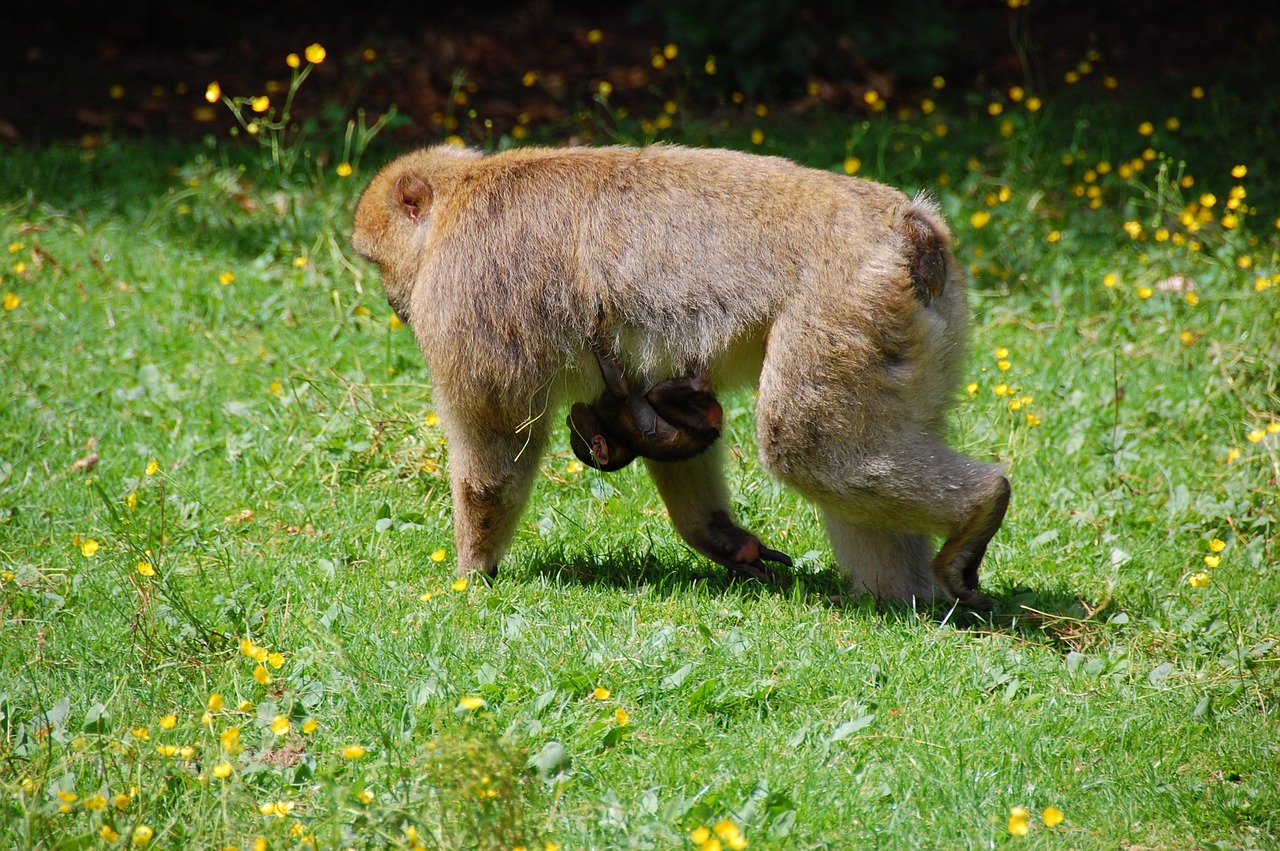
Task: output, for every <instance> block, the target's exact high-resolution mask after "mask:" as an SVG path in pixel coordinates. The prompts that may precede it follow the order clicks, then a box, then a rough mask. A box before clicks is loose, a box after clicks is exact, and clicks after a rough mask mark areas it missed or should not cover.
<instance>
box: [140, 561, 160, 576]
mask: <svg viewBox="0 0 1280 851" xmlns="http://www.w3.org/2000/svg"><path fill="white" fill-rule="evenodd" d="M138 573H140V574H142V575H143V576H147V577H151V576H155V575H156V566H155V565H154V564H152V563H151V562H149V561H140V562H138Z"/></svg>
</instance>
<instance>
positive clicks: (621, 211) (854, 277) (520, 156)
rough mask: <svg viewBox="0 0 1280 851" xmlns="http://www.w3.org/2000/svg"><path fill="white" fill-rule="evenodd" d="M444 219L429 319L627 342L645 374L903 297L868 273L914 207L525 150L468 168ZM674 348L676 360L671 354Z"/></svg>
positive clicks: (662, 150) (823, 182)
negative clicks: (486, 311)
mask: <svg viewBox="0 0 1280 851" xmlns="http://www.w3.org/2000/svg"><path fill="white" fill-rule="evenodd" d="M438 203H439V204H440V207H441V209H440V211H439V212H438V213H437V214H436V215H437V216H438V221H437V223H436V224H435V225H434V226H433V231H434V232H435V235H436V236H438V238H433V239H432V242H431V246H430V251H429V253H430V254H431V258H430V261H429V262H430V264H431V268H430V269H429V270H428V271H427V276H428V277H429V278H431V279H432V281H433V284H434V288H436V289H438V290H439V293H440V297H437V298H433V299H432V300H431V304H432V305H433V306H435V307H436V308H440V307H442V306H443V305H444V304H445V303H446V302H447V301H448V300H449V297H450V294H454V295H464V296H467V297H468V300H469V301H471V303H472V304H473V305H474V304H475V303H479V304H481V305H493V306H494V308H495V309H497V308H499V307H500V308H501V310H502V312H503V313H504V314H506V315H511V314H512V313H515V314H517V315H519V316H522V317H525V318H524V319H521V320H520V321H519V325H520V326H521V327H524V328H534V327H537V328H547V327H550V328H558V329H564V330H565V331H566V332H567V333H566V334H564V335H563V336H562V338H561V339H559V340H552V339H546V340H525V341H524V343H525V344H526V345H527V344H529V343H534V342H536V343H537V344H538V345H544V344H545V345H547V346H552V347H554V348H556V349H564V348H566V347H576V346H580V344H581V340H582V339H585V338H586V337H588V336H590V335H591V334H599V333H605V334H608V333H618V334H624V335H628V336H629V337H630V339H631V340H632V342H633V343H638V345H639V348H641V349H649V350H650V351H649V352H644V351H641V352H640V353H639V358H640V359H641V360H649V359H651V358H650V357H649V356H648V355H650V354H652V356H653V357H655V358H657V359H659V360H663V361H667V360H675V361H679V360H688V359H689V358H692V357H702V358H704V359H705V358H707V357H708V356H711V355H714V354H715V353H717V352H718V351H722V350H723V349H724V348H725V347H726V346H728V345H729V344H730V343H731V342H732V341H734V340H735V339H739V338H741V337H742V336H743V335H750V334H761V333H763V332H764V330H765V329H767V328H768V326H769V325H770V324H771V323H772V322H773V321H774V319H775V318H776V317H777V316H779V314H781V313H784V312H788V311H789V312H794V313H799V314H803V315H806V316H808V317H810V318H811V319H813V320H815V321H823V322H827V323H830V324H831V325H832V326H833V327H843V326H847V324H848V322H849V321H850V318H851V317H866V316H867V315H868V312H869V310H870V312H871V313H876V312H878V311H879V308H878V306H877V305H878V303H879V302H882V301H883V302H885V304H884V308H885V309H886V310H889V308H890V307H891V305H890V304H889V302H892V301H895V300H897V299H899V298H901V297H902V296H903V295H904V292H903V291H901V290H902V288H901V287H898V286H896V285H893V286H890V285H889V284H886V285H885V286H886V287H887V289H877V282H878V281H880V280H881V279H882V277H883V276H881V277H877V276H875V275H868V274H866V273H867V271H868V270H871V269H881V268H882V267H888V266H892V265H893V264H894V263H897V262H899V261H898V259H897V258H898V256H899V255H900V254H901V244H900V243H901V240H900V238H899V236H898V235H897V234H895V232H894V231H893V223H894V222H895V220H897V219H898V218H900V217H901V215H902V211H903V209H904V208H905V207H906V206H907V205H908V204H909V203H911V202H910V200H909V199H908V198H907V197H906V196H904V195H903V194H902V193H900V192H898V191H897V190H895V189H891V188H890V187H887V186H883V185H881V184H878V183H874V182H872V181H867V180H861V179H857V178H849V177H845V176H843V175H836V174H833V173H830V172H824V171H819V170H816V169H811V168H806V167H803V166H799V165H797V164H795V163H792V162H790V161H788V160H784V159H779V158H774V157H762V156H756V155H751V154H742V153H737V152H732V151H723V150H700V149H690V148H682V147H675V146H665V145H660V146H652V147H648V148H639V149H635V148H568V149H548V148H529V149H516V150H512V151H507V152H503V153H500V154H495V155H492V156H487V157H481V158H476V159H473V160H469V161H468V162H467V164H466V177H465V178H464V179H463V180H461V181H459V182H458V183H457V184H456V186H455V189H454V191H453V192H451V193H450V194H449V195H448V196H447V197H444V198H441V199H439V200H438ZM470 309H472V310H473V309H474V308H473V307H472V308H470ZM863 321H864V322H865V320H863ZM494 327H497V324H496V323H495V325H494ZM441 330H446V329H445V328H442V329H441ZM534 336H535V337H537V335H536V334H535V335H534ZM671 340H675V341H680V347H679V348H680V351H662V349H663V341H671Z"/></svg>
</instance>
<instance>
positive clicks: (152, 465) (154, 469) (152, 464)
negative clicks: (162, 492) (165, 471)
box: [146, 460, 160, 476]
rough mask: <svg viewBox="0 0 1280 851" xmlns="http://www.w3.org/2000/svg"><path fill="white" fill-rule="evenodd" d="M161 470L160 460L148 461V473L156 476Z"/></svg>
mask: <svg viewBox="0 0 1280 851" xmlns="http://www.w3.org/2000/svg"><path fill="white" fill-rule="evenodd" d="M159 471H160V462H158V461H154V460H152V461H148V462H147V469H146V473H147V475H148V476H154V475H155V474H156V473H158V472H159Z"/></svg>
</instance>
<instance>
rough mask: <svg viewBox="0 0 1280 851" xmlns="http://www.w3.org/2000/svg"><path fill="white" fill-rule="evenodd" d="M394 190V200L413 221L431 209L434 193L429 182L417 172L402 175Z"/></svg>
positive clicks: (401, 210)
mask: <svg viewBox="0 0 1280 851" xmlns="http://www.w3.org/2000/svg"><path fill="white" fill-rule="evenodd" d="M392 191H393V196H392V197H393V200H394V201H395V203H397V204H398V205H399V206H400V212H402V213H404V215H405V218H407V219H408V220H409V221H411V222H417V221H418V220H419V219H421V218H422V217H423V216H425V215H426V214H427V212H428V211H429V210H430V209H431V200H432V198H433V195H434V193H432V191H431V187H430V186H429V185H428V184H427V182H426V181H424V180H423V179H422V178H420V177H418V176H417V175H416V174H405V175H401V176H400V179H399V180H397V181H396V185H395V189H394V190H392Z"/></svg>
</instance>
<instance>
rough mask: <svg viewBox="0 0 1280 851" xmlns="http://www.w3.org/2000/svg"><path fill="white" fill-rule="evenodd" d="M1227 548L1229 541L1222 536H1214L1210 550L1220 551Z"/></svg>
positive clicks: (1210, 543)
mask: <svg viewBox="0 0 1280 851" xmlns="http://www.w3.org/2000/svg"><path fill="white" fill-rule="evenodd" d="M1226 548H1227V542H1226V541H1224V540H1222V539H1220V538H1214V539H1213V540H1212V541H1210V542H1209V552H1213V553H1220V552H1222V551H1223V550H1225V549H1226Z"/></svg>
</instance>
